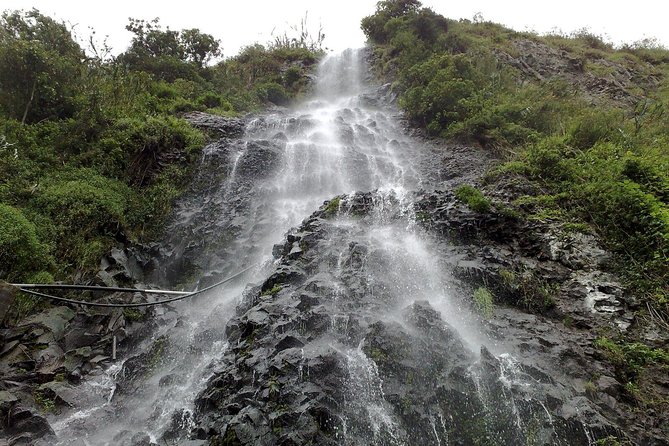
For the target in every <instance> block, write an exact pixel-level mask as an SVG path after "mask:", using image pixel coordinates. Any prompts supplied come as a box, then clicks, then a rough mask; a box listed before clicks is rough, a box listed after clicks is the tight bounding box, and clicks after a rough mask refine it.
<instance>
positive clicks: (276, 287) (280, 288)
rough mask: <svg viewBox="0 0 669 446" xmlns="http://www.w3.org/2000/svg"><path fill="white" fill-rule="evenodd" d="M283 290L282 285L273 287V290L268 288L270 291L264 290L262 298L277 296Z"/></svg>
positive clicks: (276, 284)
mask: <svg viewBox="0 0 669 446" xmlns="http://www.w3.org/2000/svg"><path fill="white" fill-rule="evenodd" d="M282 289H283V286H281V284H279V283H275V284H274V286H272V288H268V289H266V290H264V291H263V292H262V293H260V295H261V296H274V295H275V294H277V293H278V292H279V291H281V290H282Z"/></svg>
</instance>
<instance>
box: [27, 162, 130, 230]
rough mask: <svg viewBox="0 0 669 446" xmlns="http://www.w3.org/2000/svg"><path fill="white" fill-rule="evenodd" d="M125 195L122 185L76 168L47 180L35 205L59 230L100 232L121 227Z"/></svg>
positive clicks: (125, 200)
mask: <svg viewBox="0 0 669 446" xmlns="http://www.w3.org/2000/svg"><path fill="white" fill-rule="evenodd" d="M129 194H130V190H129V188H128V187H127V186H126V185H125V184H124V183H122V182H120V181H118V180H113V179H109V178H105V177H103V176H100V175H98V174H97V173H95V172H94V171H92V170H90V169H80V170H75V171H71V172H69V173H66V174H64V175H63V176H62V177H61V178H56V179H53V180H51V181H47V185H46V186H45V187H44V189H43V190H42V191H40V194H39V195H38V196H37V198H36V200H35V202H36V205H37V206H39V211H40V212H43V213H45V214H47V215H48V216H50V217H51V218H52V219H53V221H54V222H55V223H56V224H57V225H60V226H61V227H63V229H65V228H68V229H69V228H71V229H72V230H74V231H77V232H87V231H97V230H103V231H104V230H114V229H113V228H118V227H119V226H120V225H122V224H123V222H124V217H123V216H124V214H125V211H126V204H127V201H128V196H129Z"/></svg>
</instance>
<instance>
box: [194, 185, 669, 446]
mask: <svg viewBox="0 0 669 446" xmlns="http://www.w3.org/2000/svg"><path fill="white" fill-rule="evenodd" d="M390 201H391V202H392V201H393V199H390ZM331 203H333V202H330V204H331ZM330 204H328V205H326V206H324V207H323V208H322V209H321V210H320V211H319V212H317V213H315V214H314V215H312V216H311V217H310V218H309V219H307V220H306V221H305V222H304V223H303V225H302V226H301V227H300V228H298V229H296V230H295V231H293V232H292V233H291V234H289V235H288V237H287V239H286V243H285V244H283V245H279V246H277V247H276V249H275V253H276V254H277V256H278V262H279V266H278V267H277V270H276V272H275V273H274V274H273V275H272V276H270V277H269V278H268V279H267V280H266V281H265V282H264V283H263V284H262V285H260V286H259V287H256V288H254V289H250V290H249V291H248V292H247V294H246V299H245V303H244V305H243V307H242V308H241V309H240V315H239V316H237V317H235V318H233V319H232V320H231V321H230V322H229V324H228V327H227V333H228V341H229V342H230V345H231V349H230V350H229V351H228V353H227V354H226V356H225V358H224V361H223V364H224V366H223V368H222V369H221V370H220V371H219V372H217V373H216V374H215V376H214V377H213V378H212V379H211V380H210V382H209V384H208V385H207V389H206V390H205V391H204V392H203V393H202V394H201V395H200V397H199V399H198V417H197V419H198V422H199V428H198V430H197V435H198V436H199V437H200V438H214V439H218V440H215V441H221V442H222V443H221V444H237V442H239V443H241V444H308V443H312V442H313V443H316V444H341V443H342V442H343V443H347V442H352V443H354V444H358V443H365V442H366V443H367V444H406V443H408V444H413V443H412V439H416V438H420V439H421V444H435V445H436V444H446V443H447V442H449V444H478V443H481V442H484V443H486V442H490V444H523V443H528V442H529V444H565V445H566V444H590V443H592V442H593V441H595V440H596V439H602V438H608V437H609V436H613V437H615V438H623V437H624V436H625V433H624V431H627V430H628V429H629V431H630V432H633V434H632V436H633V437H637V439H639V440H640V439H641V438H644V440H641V441H643V442H646V443H654V442H656V444H661V441H662V440H660V439H659V437H660V436H661V435H662V433H661V432H659V431H658V432H656V433H655V434H653V433H652V432H643V431H641V430H640V429H639V428H638V426H634V422H632V423H630V421H632V420H630V419H629V417H628V413H627V410H626V408H625V405H624V395H623V394H622V392H621V390H622V388H621V385H620V383H618V382H617V381H616V379H615V378H614V377H613V376H611V375H612V374H613V373H612V370H610V369H608V368H607V367H606V366H604V365H603V364H600V363H598V362H597V361H595V357H596V354H595V352H594V350H593V348H592V341H593V338H594V337H595V334H588V333H591V332H590V331H589V330H584V328H591V327H593V326H599V327H601V326H605V325H608V324H616V323H617V324H621V325H622V326H624V325H625V323H626V322H625V319H624V317H621V315H623V314H624V308H623V306H621V305H624V302H623V301H621V300H618V299H621V294H622V293H621V292H620V288H619V286H617V285H616V284H615V283H612V282H610V281H601V282H597V283H598V284H599V285H600V288H601V289H603V290H605V291H598V290H597V291H596V290H593V288H592V287H593V283H595V282H588V281H586V280H583V279H582V278H581V274H583V275H586V276H588V277H597V276H598V275H599V274H604V273H601V272H599V271H596V270H592V271H583V270H582V264H580V263H578V259H577V257H579V256H581V257H582V258H581V260H583V259H586V260H587V259H588V258H589V257H588V256H600V255H601V254H602V252H601V250H599V249H598V248H596V246H588V243H585V242H583V243H580V244H579V245H578V249H577V250H575V249H574V248H573V246H572V248H567V249H564V248H562V247H560V246H556V245H555V243H554V238H553V235H552V234H550V233H549V232H547V231H546V230H547V229H548V228H538V227H528V226H527V225H524V224H522V223H520V222H518V221H515V220H514V219H512V218H509V217H505V216H503V215H494V214H493V215H487V216H482V215H479V214H475V213H474V212H472V211H470V210H468V209H467V208H466V207H465V206H463V205H462V204H459V203H458V202H457V200H455V198H454V197H453V196H452V194H450V193H448V192H442V191H435V192H431V193H421V194H419V195H418V196H417V197H416V201H415V204H414V206H415V208H414V209H415V210H419V212H420V214H419V215H421V221H420V222H419V223H417V226H416V227H415V228H413V229H412V230H411V231H409V232H408V233H407V232H405V231H406V228H405V225H407V221H406V220H405V219H406V215H404V212H402V211H401V210H399V209H398V204H397V203H389V202H388V199H387V198H385V197H379V196H378V195H377V194H375V193H368V194H356V195H354V196H348V197H341V198H339V203H338V208H337V210H335V211H334V212H333V211H332V206H331V205H330ZM380 209H381V211H380ZM379 212H381V213H382V216H381V217H379ZM379 219H380V220H381V221H382V223H381V226H382V227H379V226H378V225H379ZM352 220H353V222H352ZM387 225H390V226H391V227H392V226H395V225H398V226H399V228H396V232H393V233H392V235H391V236H390V237H391V240H390V242H391V243H395V242H397V243H400V244H402V241H401V238H402V237H409V238H410V237H413V236H414V235H415V233H416V232H417V233H421V234H431V235H427V237H429V238H430V240H431V241H432V242H433V243H435V246H436V250H435V252H434V254H435V255H436V256H438V257H435V259H434V262H436V263H439V264H440V265H442V266H447V268H448V269H450V270H452V272H453V275H452V276H450V277H449V278H448V279H447V280H446V282H445V283H444V284H445V285H446V286H447V287H449V289H450V290H451V291H450V294H451V295H452V296H457V297H456V300H457V302H458V303H457V305H458V306H463V307H465V308H467V307H471V306H472V305H474V304H473V303H472V302H473V301H472V298H471V295H472V285H474V286H475V285H476V284H477V283H486V284H488V285H489V286H490V287H491V288H493V289H494V290H495V291H496V294H498V293H497V291H503V293H502V292H500V293H499V295H502V296H504V299H505V300H506V302H507V303H508V305H502V306H500V307H498V308H496V309H495V310H494V315H493V316H491V318H490V319H488V320H481V319H479V318H477V317H474V320H472V321H470V322H469V325H470V327H471V326H472V325H476V324H477V323H480V333H479V334H478V335H475V336H473V340H472V339H469V340H464V339H463V338H462V336H461V335H460V334H459V333H462V332H463V330H462V326H460V327H459V329H456V328H454V327H453V326H452V325H450V324H449V322H448V320H449V318H452V317H453V315H452V314H449V313H448V309H445V308H443V306H440V303H439V300H438V299H434V298H430V291H426V288H429V287H430V283H429V280H427V279H425V277H420V276H421V271H418V270H416V271H414V270H412V272H415V274H417V275H418V276H419V278H418V279H417V282H412V281H409V282H407V281H406V279H404V283H398V282H397V280H398V277H397V276H396V275H395V276H394V275H393V270H394V268H398V267H399V268H402V267H407V265H406V264H403V265H399V266H398V265H393V264H394V263H397V262H399V263H402V262H403V261H402V260H401V259H398V258H392V256H390V257H388V253H385V252H383V249H384V248H383V247H380V246H379V245H378V244H377V243H376V242H378V241H377V240H374V238H375V237H374V236H373V235H370V233H369V232H370V229H369V228H373V229H371V232H375V231H381V230H385V229H386V228H387ZM423 227H424V228H428V230H427V232H426V233H423V229H421V228H423ZM414 231H415V232H414ZM518 234H523V236H518ZM444 235H447V237H444ZM422 266H425V265H422ZM593 267H594V265H593ZM502 268H508V269H509V270H514V271H518V270H520V269H521V268H522V269H523V271H525V272H526V273H527V272H530V273H531V274H533V280H536V281H542V280H543V281H546V282H547V283H554V284H560V286H559V287H558V288H557V289H556V290H555V293H553V294H552V296H551V299H554V303H552V304H551V305H550V307H551V308H550V311H549V312H548V313H549V316H550V317H549V318H546V317H543V316H540V315H535V314H531V313H527V312H525V311H522V310H523V309H526V307H525V304H524V303H522V299H523V297H522V296H520V295H519V294H520V293H521V292H520V291H518V290H515V289H513V287H512V286H511V287H509V286H508V285H504V284H503V283H502V282H503V280H504V279H503V278H502V276H503V274H500V271H502ZM375 270H383V271H385V272H386V277H385V278H380V279H379V277H378V276H377V275H376V274H375ZM609 280H610V278H609ZM423 281H425V282H423ZM432 285H433V284H432ZM431 291H434V290H431ZM593 292H594V293H597V299H595V300H594V302H595V303H601V302H603V301H604V300H605V299H604V298H605V297H606V299H608V302H609V305H603V304H601V306H600V305H595V306H593V305H592V302H593V298H592V297H591V294H592V293H593ZM607 292H608V293H609V294H607ZM422 297H425V299H421V298H422ZM600 298H601V299H600ZM431 300H432V302H431ZM435 307H436V308H435ZM518 307H520V309H519V308H518ZM602 307H607V308H602ZM460 311H462V312H463V313H464V314H466V310H462V309H460ZM566 316H569V317H571V318H573V319H574V321H575V324H574V325H575V326H576V327H574V326H572V327H571V328H568V327H565V325H564V324H563V320H564V318H565V317H566ZM458 317H462V315H460V316H458ZM465 317H466V316H465ZM577 327H578V328H577ZM485 338H488V339H490V341H488V342H487V344H488V345H487V346H486V345H479V348H480V351H473V350H472V343H474V344H475V343H476V342H477V341H479V340H480V339H485ZM484 342H485V341H484ZM489 349H491V350H493V351H507V352H510V353H508V354H502V355H498V356H495V355H494V354H492V353H491V352H490V350H489ZM594 376H598V379H597V381H596V383H595V384H594V385H595V386H597V389H596V390H593V389H591V388H590V387H589V385H588V384H587V383H588V382H590V380H591V379H592V377H594ZM630 425H632V426H630ZM653 436H657V437H658V438H655V439H652V437H653ZM657 442H659V443H657ZM486 444H487V443H486Z"/></svg>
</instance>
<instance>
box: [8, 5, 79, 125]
mask: <svg viewBox="0 0 669 446" xmlns="http://www.w3.org/2000/svg"><path fill="white" fill-rule="evenodd" d="M83 60H84V52H83V51H82V49H81V47H80V46H79V44H77V42H75V41H74V39H73V38H72V34H71V32H70V30H69V29H68V28H67V27H66V26H65V24H63V23H60V22H56V21H55V20H53V19H51V18H50V17H46V16H44V15H42V14H40V12H39V11H38V10H36V9H33V10H32V11H30V12H27V13H25V12H21V11H15V12H12V13H9V12H5V13H4V14H3V15H2V18H1V19H0V104H2V107H3V109H4V110H3V111H4V113H5V114H6V115H7V116H9V117H10V118H14V119H17V120H20V121H21V122H22V123H26V122H37V121H40V120H44V119H48V118H56V119H63V118H68V117H70V116H72V115H73V114H74V112H75V110H76V107H75V95H76V92H77V87H78V83H79V81H80V79H81V73H82V69H83V67H84V64H83Z"/></svg>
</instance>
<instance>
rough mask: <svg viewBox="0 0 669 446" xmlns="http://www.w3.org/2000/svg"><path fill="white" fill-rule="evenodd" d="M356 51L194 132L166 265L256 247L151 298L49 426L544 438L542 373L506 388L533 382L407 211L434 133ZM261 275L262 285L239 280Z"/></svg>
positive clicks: (126, 440)
mask: <svg viewBox="0 0 669 446" xmlns="http://www.w3.org/2000/svg"><path fill="white" fill-rule="evenodd" d="M363 55H364V52H361V51H350V50H349V51H346V52H344V53H343V54H341V55H329V56H327V57H325V59H324V60H323V61H322V62H321V64H320V67H319V72H318V78H317V79H318V80H317V83H316V85H315V92H314V95H313V98H312V99H311V100H308V101H306V102H304V103H303V104H301V105H300V106H298V107H296V108H294V109H292V110H289V111H286V112H277V113H274V114H269V115H265V116H262V117H259V118H257V119H255V120H254V121H252V122H251V123H249V124H248V126H247V129H246V132H245V135H244V137H243V138H241V139H239V140H234V141H233V140H225V141H221V142H219V143H215V144H213V145H211V146H210V147H208V148H207V149H206V150H205V157H204V159H203V163H202V165H201V166H200V170H201V171H200V174H199V175H200V176H199V177H198V178H197V179H196V181H195V183H197V184H198V185H199V186H198V187H199V188H198V189H197V191H198V193H197V194H192V195H191V196H187V197H185V198H184V199H183V200H182V201H181V203H180V204H179V205H178V207H177V209H178V210H177V213H176V216H175V219H174V223H173V225H172V227H171V228H170V231H169V233H171V234H172V235H173V237H172V238H171V239H168V244H169V245H170V246H171V247H172V254H171V259H172V260H169V259H168V260H169V261H168V262H167V263H166V266H165V270H166V271H167V274H168V275H169V272H170V271H172V270H176V269H179V268H181V269H183V268H184V265H183V260H182V259H183V258H185V257H189V258H191V259H195V262H194V263H195V265H196V267H197V268H195V270H196V272H198V273H199V274H201V275H203V276H204V279H203V282H202V283H203V284H206V283H209V282H211V281H213V280H214V279H215V278H217V277H220V276H224V275H226V274H228V273H232V272H234V271H236V270H239V269H241V268H243V267H246V266H249V265H259V266H258V267H257V268H255V269H254V270H252V271H250V272H249V273H247V274H246V275H245V276H244V277H243V278H242V279H240V280H237V281H235V282H234V283H232V284H230V285H227V286H225V287H222V288H220V289H217V290H216V291H214V292H211V293H209V294H208V295H207V296H205V297H203V298H200V299H196V300H194V301H192V302H184V303H181V304H179V305H176V306H174V307H173V308H170V309H168V310H166V311H163V312H162V314H158V315H157V316H158V319H157V320H158V321H159V322H158V323H157V324H156V326H155V327H153V329H154V331H153V332H152V335H151V336H150V337H148V338H146V339H145V340H144V341H142V343H141V344H140V345H138V346H136V348H135V352H142V353H141V355H140V356H135V357H131V358H130V359H128V360H126V361H125V363H123V365H122V366H119V365H115V366H113V367H111V368H110V369H108V371H107V372H106V373H105V374H103V375H100V376H98V377H93V378H91V379H89V380H88V381H87V382H85V383H83V384H82V385H81V386H80V389H81V390H80V393H81V394H82V395H84V394H86V395H87V397H86V398H85V399H83V398H82V401H83V402H82V404H81V407H78V408H74V409H73V410H72V411H71V413H69V414H67V415H66V416H64V417H61V418H57V419H54V420H53V421H54V427H55V430H56V434H57V437H58V441H59V442H60V443H59V444H91V445H92V444H95V445H106V444H109V445H111V444H128V445H133V444H148V443H147V442H155V443H158V442H160V441H165V442H169V441H175V442H177V443H178V442H179V441H183V439H184V438H187V437H191V438H192V437H206V436H208V435H210V433H211V431H212V429H213V431H216V430H218V433H217V434H215V435H219V437H220V438H219V439H221V438H223V437H225V438H231V436H234V437H235V438H237V440H238V441H241V442H243V443H245V444H268V445H269V444H277V443H278V442H279V439H280V438H283V439H287V438H290V440H291V441H293V443H291V444H300V443H308V442H314V443H316V444H318V443H323V444H361V445H362V444H365V445H368V444H370V445H371V444H378V445H386V444H389V445H391V444H392V445H399V444H421V445H423V444H425V445H427V444H435V445H446V444H468V443H467V442H468V441H479V440H480V441H484V439H485V441H487V443H485V444H512V443H504V442H506V441H514V442H516V441H525V440H527V439H528V438H530V437H532V436H534V437H532V438H535V437H536V438H539V439H540V441H538V442H536V443H528V444H551V442H552V443H554V444H560V442H559V438H558V437H559V435H558V434H557V433H556V432H558V431H559V430H560V429H561V428H560V426H557V427H556V425H557V424H559V423H558V422H557V421H556V420H555V419H554V417H552V416H551V414H550V413H549V411H548V410H547V409H546V406H545V405H544V404H543V402H542V400H541V397H538V398H535V399H534V400H532V399H531V398H533V397H536V395H537V394H541V390H537V391H535V392H534V394H532V395H530V396H527V401H520V400H516V399H514V398H517V397H515V396H514V394H513V392H512V390H510V389H512V388H514V386H515V387H523V386H524V385H525V384H526V383H527V386H528V387H532V388H535V387H541V386H540V385H538V384H536V383H534V382H532V381H531V380H530V379H529V378H528V376H527V375H525V374H523V373H520V372H518V370H520V369H517V368H513V367H511V364H513V361H512V360H511V359H508V358H509V357H508V356H502V357H501V358H502V359H501V360H500V359H498V358H497V357H495V356H494V355H492V354H490V353H488V351H489V350H490V351H492V352H493V353H495V354H497V355H499V354H501V353H503V352H504V350H505V348H506V347H505V346H501V345H496V343H494V342H491V341H490V340H489V338H488V336H487V335H486V333H485V331H484V329H483V328H482V327H481V325H480V324H479V322H478V317H477V316H476V315H475V314H474V313H473V312H471V311H470V305H469V304H468V299H465V298H462V297H458V295H459V294H458V293H459V291H461V290H460V289H459V288H457V287H455V286H454V285H453V282H452V278H451V277H450V276H449V274H448V267H447V265H445V264H444V263H443V262H442V260H443V259H442V258H441V257H440V256H441V253H440V252H439V250H438V248H437V246H436V243H435V242H434V240H433V239H432V238H430V237H429V236H428V235H427V234H425V233H424V232H423V231H422V230H421V229H419V228H418V227H417V225H416V224H415V223H416V218H417V215H416V213H415V212H414V210H413V204H412V197H413V195H412V193H411V191H415V190H417V189H419V188H422V187H429V186H430V185H429V184H425V180H424V179H425V178H429V177H430V172H426V171H425V167H419V166H429V164H430V163H429V157H430V152H429V150H427V149H425V148H424V147H421V143H420V142H419V141H418V140H412V139H410V138H409V137H408V136H406V135H404V134H403V132H402V130H401V125H400V124H399V120H398V118H397V116H396V114H395V112H394V110H393V108H392V107H390V106H389V105H387V104H384V103H383V101H382V100H381V98H380V96H379V95H378V94H377V93H376V92H377V89H375V88H374V87H372V86H370V85H368V84H367V83H365V82H364V75H365V73H366V72H367V69H366V67H365V64H364V57H363ZM426 161H427V162H426ZM355 191H375V192H372V193H367V194H360V193H354V192H355ZM335 196H339V197H338V198H337V199H335V200H333V201H330V203H329V205H328V206H327V207H326V208H325V210H322V211H321V214H320V215H321V216H320V217H319V218H311V219H308V220H305V219H306V218H308V217H309V216H310V214H311V213H312V212H313V211H314V210H316V209H318V208H319V206H321V204H322V203H323V201H324V200H328V199H331V198H333V197H335ZM361 203H362V204H361ZM303 220H305V223H304V224H303V225H302V227H301V228H300V229H299V230H292V231H291V232H290V234H289V236H288V239H287V242H286V243H285V244H284V245H283V247H282V246H280V245H277V246H275V243H278V242H281V240H282V239H283V238H284V236H285V234H286V232H287V231H289V230H291V228H294V227H296V226H297V225H299V224H300V222H302V221H303ZM296 231H297V232H296ZM273 252H274V254H275V255H278V256H279V257H280V259H279V260H278V261H273V260H272V254H273ZM169 262H172V263H171V264H170V263H169ZM286 262H288V263H286ZM290 262H293V263H290ZM268 276H270V279H271V280H272V281H273V282H272V283H273V286H271V287H270V286H269V285H267V287H265V285H263V287H264V288H263V289H262V290H260V289H258V288H257V287H256V288H253V287H246V283H261V282H263V280H265V278H267V277H268ZM290 277H297V279H295V280H292V279H290ZM167 279H169V277H167ZM265 284H269V282H267V281H266V282H265ZM240 304H241V305H242V308H243V310H240V311H241V312H242V313H244V311H246V313H245V314H243V316H236V315H235V308H237V307H238V306H239V305H240ZM282 305H283V306H282ZM226 325H227V327H226ZM249 327H250V328H249ZM483 345H485V346H486V348H485V349H484V354H483V355H480V356H479V349H480V348H481V346H483ZM292 366H294V367H292ZM291 367H292V368H291ZM445 382H452V384H445ZM542 385H543V384H542ZM100 389H103V390H102V391H100ZM528 395H529V394H528ZM497 398H502V399H503V402H502V404H497V405H496V406H495V404H496V399H497ZM497 402H499V401H497ZM492 406H495V407H492ZM206 423H209V424H210V425H211V426H215V428H210V429H205V428H204V427H202V426H204V425H205V424H206ZM504 423H507V424H508V426H507V425H502V424H504ZM563 430H564V429H563ZM142 442H144V443H142ZM168 444H171V443H168ZM230 444H234V443H230ZM565 444H567V443H565Z"/></svg>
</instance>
